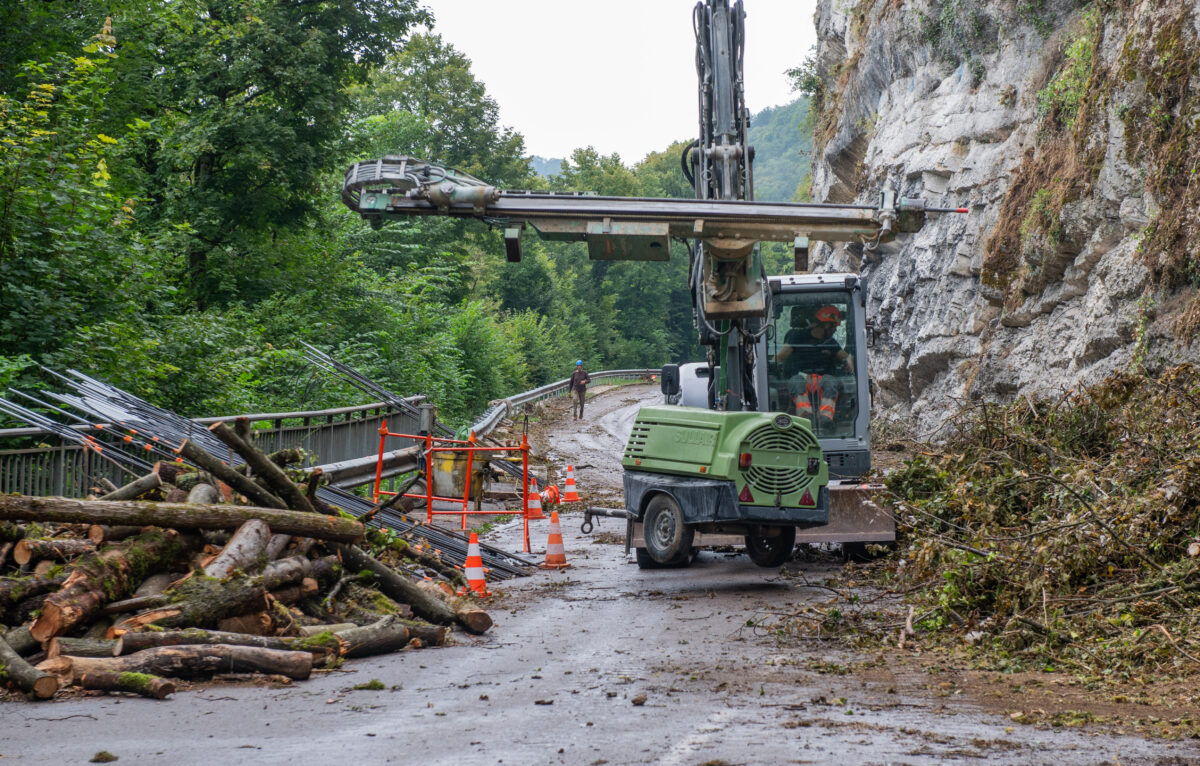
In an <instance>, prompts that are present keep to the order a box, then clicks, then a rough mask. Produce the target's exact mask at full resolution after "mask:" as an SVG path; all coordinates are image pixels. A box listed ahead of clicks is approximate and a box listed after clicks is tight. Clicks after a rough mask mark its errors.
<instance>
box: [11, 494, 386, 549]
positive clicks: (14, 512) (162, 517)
mask: <svg viewBox="0 0 1200 766" xmlns="http://www.w3.org/2000/svg"><path fill="white" fill-rule="evenodd" d="M2 519H25V520H29V521H53V522H61V523H84V524H97V523H105V522H107V523H117V524H139V525H142V526H150V525H154V526H161V527H175V528H181V529H233V528H235V527H239V526H241V525H242V523H243V522H246V521H249V520H250V519H262V520H263V521H265V522H267V524H269V525H270V527H271V529H273V530H275V531H276V532H279V533H281V534H290V535H299V536H302V537H315V538H317V539H320V540H332V541H335V542H353V541H355V540H361V539H362V536H363V528H362V524H359V523H358V522H357V521H354V520H352V519H343V518H339V517H333V516H322V515H320V514H317V513H303V512H300V511H281V510H277V509H274V508H255V507H253V506H232V505H188V504H186V503H137V502H132V501H128V500H123V501H120V502H115V503H110V502H103V501H100V500H71V499H68V498H65V497H28V496H24V495H0V520H2Z"/></svg>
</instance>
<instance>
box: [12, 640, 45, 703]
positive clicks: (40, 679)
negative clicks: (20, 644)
mask: <svg viewBox="0 0 1200 766" xmlns="http://www.w3.org/2000/svg"><path fill="white" fill-rule="evenodd" d="M0 680H8V681H11V682H12V683H13V684H14V685H16V687H17V688H18V689H20V690H21V691H23V692H25V693H26V694H32V695H33V696H34V697H36V698H37V699H40V700H48V699H50V698H51V697H53V696H54V693H55V692H57V691H58V679H57V678H55V677H54V676H52V675H50V674H49V673H44V672H42V671H40V670H38V669H37V668H35V667H33V666H32V665H30V664H29V663H28V662H26V661H25V660H24V658H22V657H21V655H19V654H17V653H16V651H14V650H13V648H12V647H11V646H9V645H8V641H6V640H4V639H3V638H0Z"/></svg>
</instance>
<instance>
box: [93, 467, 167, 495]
mask: <svg viewBox="0 0 1200 766" xmlns="http://www.w3.org/2000/svg"><path fill="white" fill-rule="evenodd" d="M162 483H163V480H162V477H161V476H159V475H158V474H157V473H148V474H146V475H145V476H143V477H142V478H140V479H135V480H133V481H131V482H129V483H128V484H126V485H125V486H124V487H121V488H119V489H117V490H116V491H115V492H109V493H108V494H107V495H101V496H100V497H99V498H98V499H100V500H133V499H134V498H135V497H141V496H142V495H144V494H146V493H147V492H149V491H151V490H154V489H158V488H159V487H161V486H162Z"/></svg>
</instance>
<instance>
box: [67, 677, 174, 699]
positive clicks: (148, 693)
mask: <svg viewBox="0 0 1200 766" xmlns="http://www.w3.org/2000/svg"><path fill="white" fill-rule="evenodd" d="M76 683H78V684H79V685H80V686H81V687H83V688H84V689H92V690H94V691H102V692H131V693H133V694H140V695H141V696H143V697H153V698H154V699H156V700H161V699H166V698H167V695H169V694H174V693H175V682H174V681H169V680H167V679H165V678H159V677H158V676H152V675H150V674H149V673H95V672H93V673H84V674H83V675H82V676H80V677H79V679H77V681H76Z"/></svg>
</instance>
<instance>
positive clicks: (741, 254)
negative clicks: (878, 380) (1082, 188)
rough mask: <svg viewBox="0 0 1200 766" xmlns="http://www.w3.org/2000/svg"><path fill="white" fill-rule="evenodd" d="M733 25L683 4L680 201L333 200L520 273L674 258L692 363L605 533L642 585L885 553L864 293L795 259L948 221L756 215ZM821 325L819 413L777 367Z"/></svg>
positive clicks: (869, 208)
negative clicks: (685, 91)
mask: <svg viewBox="0 0 1200 766" xmlns="http://www.w3.org/2000/svg"><path fill="white" fill-rule="evenodd" d="M745 19H746V13H745V10H744V9H743V7H742V3H741V0H734V2H732V3H731V2H730V0H701V2H699V3H697V5H696V6H695V8H694V10H693V19H692V21H693V28H694V30H695V34H696V69H697V75H698V96H699V136H698V137H697V138H696V139H695V140H694V141H692V142H691V143H690V144H689V145H688V146H687V147H686V148H685V150H684V152H683V155H682V157H681V170H682V172H683V173H684V175H685V176H686V177H687V178H688V180H689V181H690V182H691V183H692V185H693V187H694V188H695V191H696V197H695V199H691V200H685V199H663V198H627V197H604V196H596V195H592V194H582V193H555V192H541V191H524V190H502V189H497V188H495V187H493V186H490V185H488V184H486V183H484V182H483V181H480V180H479V179H476V178H473V177H471V176H469V175H466V174H464V173H461V172H459V171H456V170H454V169H451V168H446V167H442V166H439V165H437V164H435V163H432V162H428V161H425V160H420V159H417V158H414V157H408V156H388V157H382V158H379V159H375V160H368V161H365V162H359V163H356V164H354V165H353V166H351V167H350V168H349V169H348V170H347V171H346V175H345V182H344V184H343V189H342V199H343V202H344V203H345V204H346V205H347V207H349V208H350V209H351V210H353V211H355V212H357V213H359V214H360V215H361V216H362V217H363V218H364V219H366V220H367V221H368V222H369V223H370V224H371V225H372V226H373V227H376V228H378V227H380V226H382V225H383V224H384V223H385V222H387V221H389V220H394V219H397V218H405V217H411V216H434V215H436V216H450V217H455V218H474V219H477V220H481V221H483V222H484V223H486V224H487V225H488V226H491V227H495V228H499V229H502V230H503V236H504V245H505V253H506V257H507V258H508V260H509V261H519V260H520V259H521V239H522V236H523V235H524V234H525V232H526V230H527V229H530V228H532V229H533V230H535V231H536V232H537V233H538V235H539V236H541V237H542V238H543V239H545V240H550V241H582V242H585V243H586V244H587V249H588V254H589V257H590V258H592V259H594V260H646V261H665V260H667V259H668V258H669V257H670V250H671V247H670V246H671V242H672V240H675V241H681V242H684V243H685V244H686V245H687V249H688V253H689V259H690V268H689V270H688V283H689V287H690V290H691V295H692V310H693V319H694V326H695V328H696V330H697V332H698V333H699V339H700V342H701V344H702V345H703V346H704V347H705V349H706V359H705V361H704V362H700V363H695V364H689V365H683V366H682V367H680V366H677V365H667V366H666V367H664V368H663V375H662V386H663V393H664V395H665V397H666V401H667V402H668V403H670V405H672V406H656V407H645V408H643V409H642V410H641V412H640V413H639V415H638V418H637V421H636V423H635V425H634V428H633V433H632V435H631V436H630V439H629V442H628V444H627V446H626V450H625V455H624V459H623V461H622V464H623V466H624V468H625V474H624V484H625V508H624V509H623V511H621V512H620V515H622V516H623V517H624V518H626V519H627V520H628V527H627V535H626V547H627V549H628V548H630V547H632V548H634V549H635V550H636V557H637V562H638V564H639V566H641V567H642V568H655V567H662V566H681V565H686V564H689V563H690V562H691V561H692V559H693V558H694V555H695V551H696V550H697V549H698V548H700V547H703V546H708V545H728V544H732V543H737V544H744V545H745V547H746V549H747V552H748V553H749V554H750V557H751V559H752V560H754V562H755V563H757V564H759V565H761V566H778V565H779V564H781V563H782V562H783V561H786V560H787V559H788V558H789V557H790V556H791V552H792V548H793V547H794V545H795V542H796V540H797V531H798V530H799V531H800V539H803V540H806V541H810V542H838V543H842V544H843V545H844V546H846V545H861V544H863V543H865V542H887V541H889V540H894V539H895V529H894V524H893V522H892V521H891V518H890V516H888V515H887V514H886V513H883V512H882V511H881V510H880V509H878V507H876V506H874V504H873V503H871V501H870V497H869V493H868V492H866V491H864V489H863V488H862V487H861V477H862V476H864V475H866V473H867V472H868V471H869V469H870V437H869V431H868V427H869V393H868V389H867V387H868V382H867V377H866V371H867V364H866V361H867V360H866V345H867V342H866V331H865V306H866V299H865V287H864V286H863V283H862V282H861V280H860V279H859V278H858V276H857V275H854V274H820V275H813V274H804V273H799V272H803V271H805V270H807V256H808V246H809V242H810V241H814V240H817V241H830V242H834V241H836V242H858V243H862V244H863V245H864V246H866V247H871V248H873V247H875V246H877V245H878V244H880V243H882V242H889V241H891V240H893V239H894V238H895V237H896V236H897V235H898V234H903V233H911V232H915V231H918V230H920V229H921V227H922V226H924V223H925V217H926V213H927V212H951V210H943V209H935V208H927V207H926V206H925V203H924V201H923V200H920V199H902V198H898V197H897V196H896V195H895V193H894V192H892V191H891V190H887V189H885V190H883V191H881V192H880V193H879V195H878V198H877V201H875V202H874V203H873V204H866V205H862V204H857V205H849V204H794V203H778V202H768V203H763V202H756V201H755V200H754V174H753V159H754V149H753V147H752V146H750V144H749V142H748V131H749V127H750V114H749V111H748V109H747V108H746V104H745V97H744V90H743V74H742V73H743V66H742V64H743V52H744V48H745V46H744V43H745ZM954 211H956V212H965V210H961V209H954ZM764 241H772V242H790V243H792V245H793V248H794V255H795V263H796V270H797V272H798V273H797V274H793V275H786V276H768V275H767V274H766V272H765V271H764V269H763V265H762V259H761V256H760V253H759V243H760V242H764ZM822 310H824V312H825V315H826V316H827V317H828V316H832V315H833V313H836V314H837V317H838V319H839V321H838V323H837V324H838V329H837V330H835V331H833V332H834V335H835V336H836V338H835V340H836V341H837V342H838V344H839V348H840V349H841V353H842V354H843V355H844V356H843V357H842V361H843V362H845V364H843V366H842V369H841V370H840V371H839V372H840V374H836V375H830V376H829V377H831V378H833V379H832V380H830V381H828V382H822V383H821V387H822V388H821V390H822V391H825V392H826V393H827V394H828V395H827V396H825V397H824V399H820V395H818V394H816V393H814V391H813V390H809V391H807V392H805V393H798V391H797V385H796V379H797V376H798V375H803V374H806V373H804V372H802V371H798V370H796V369H795V360H796V359H799V358H800V357H802V356H803V354H796V355H792V354H789V353H788V351H785V348H786V349H791V350H794V348H793V347H794V346H797V345H798V344H796V343H793V342H791V341H789V337H790V335H791V334H790V333H789V332H788V328H789V327H790V328H793V329H796V328H798V327H799V326H800V325H801V324H802V323H803V321H805V320H806V318H810V317H811V316H812V315H814V314H815V313H817V312H819V311H822ZM793 340H794V338H793ZM789 356H792V358H793V362H792V363H788V362H787V359H788V357H789ZM846 360H849V361H848V362H846ZM810 377H811V376H810ZM808 386H809V388H810V389H812V385H811V383H809V384H808ZM829 392H833V393H829ZM806 396H809V397H811V398H813V399H814V401H813V402H812V404H817V408H818V409H820V411H821V413H822V415H825V414H828V413H827V412H826V410H827V409H828V405H826V404H825V403H824V401H825V400H828V399H832V400H834V401H835V404H837V405H839V406H836V407H835V408H834V410H833V416H832V417H820V418H818V417H816V416H815V414H810V413H815V412H816V409H814V408H812V406H811V404H808V403H806V401H805V397H806ZM818 399H819V401H818ZM837 400H840V402H838V401H837ZM678 405H683V406H678ZM806 407H807V409H806ZM831 479H832V480H833V481H834V484H832V485H831V484H830V481H831Z"/></svg>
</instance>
